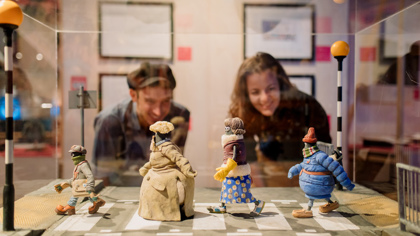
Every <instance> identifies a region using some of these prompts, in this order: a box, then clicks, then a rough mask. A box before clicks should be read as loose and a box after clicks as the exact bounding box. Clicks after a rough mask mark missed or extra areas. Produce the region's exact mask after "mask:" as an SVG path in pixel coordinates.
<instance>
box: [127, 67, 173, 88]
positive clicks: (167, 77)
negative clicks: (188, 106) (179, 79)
mask: <svg viewBox="0 0 420 236" xmlns="http://www.w3.org/2000/svg"><path fill="white" fill-rule="evenodd" d="M127 84H128V87H129V88H130V89H134V90H137V89H142V88H145V87H156V86H162V87H165V88H170V89H174V88H175V87H176V81H175V77H174V75H173V74H172V70H171V68H170V67H169V66H168V65H165V64H156V65H153V64H150V63H149V62H144V63H142V64H141V65H140V67H139V68H138V69H136V70H134V71H132V72H130V73H129V74H128V75H127Z"/></svg>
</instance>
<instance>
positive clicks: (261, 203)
mask: <svg viewBox="0 0 420 236" xmlns="http://www.w3.org/2000/svg"><path fill="white" fill-rule="evenodd" d="M264 206H265V202H264V201H261V200H258V201H256V202H255V207H254V210H253V211H251V216H259V215H260V214H261V212H262V210H263V209H264Z"/></svg>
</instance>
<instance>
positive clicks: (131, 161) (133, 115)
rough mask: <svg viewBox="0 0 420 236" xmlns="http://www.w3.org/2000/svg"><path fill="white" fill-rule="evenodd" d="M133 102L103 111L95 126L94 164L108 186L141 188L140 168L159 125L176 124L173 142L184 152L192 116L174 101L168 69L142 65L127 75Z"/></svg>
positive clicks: (126, 102) (127, 101) (97, 173)
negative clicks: (162, 122)
mask: <svg viewBox="0 0 420 236" xmlns="http://www.w3.org/2000/svg"><path fill="white" fill-rule="evenodd" d="M127 83H128V87H129V93H130V97H131V99H126V100H123V101H121V102H119V103H118V104H117V105H115V106H113V107H109V108H106V109H104V110H102V111H101V112H100V113H99V114H98V115H97V116H96V117H95V122H94V127H95V140H94V151H93V152H94V153H93V157H92V163H93V164H94V165H95V166H96V170H95V176H96V177H97V178H102V179H103V180H104V182H105V184H106V185H109V184H111V185H131V186H132V185H140V183H141V178H140V175H139V172H138V170H139V168H140V167H141V166H143V164H144V163H146V162H147V161H148V160H149V154H150V143H151V139H152V136H153V132H151V131H150V130H149V126H150V125H152V124H154V123H155V122H156V121H169V122H171V123H173V124H174V126H175V129H174V131H173V132H172V138H171V139H172V142H173V143H175V144H176V145H177V146H179V147H180V148H181V150H183V148H184V145H185V141H186V139H187V134H188V123H189V118H190V112H189V111H188V109H187V108H185V107H184V106H182V105H180V104H177V103H175V102H173V101H172V97H173V90H174V89H175V86H176V81H175V77H174V76H173V74H172V70H171V68H170V67H169V66H168V65H164V64H158V65H153V64H149V63H147V62H146V63H142V64H141V66H140V68H138V69H137V70H135V71H133V72H131V73H129V74H128V75H127Z"/></svg>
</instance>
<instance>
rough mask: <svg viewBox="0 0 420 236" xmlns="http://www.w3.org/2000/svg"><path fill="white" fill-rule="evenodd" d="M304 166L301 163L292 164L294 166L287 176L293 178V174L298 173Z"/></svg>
mask: <svg viewBox="0 0 420 236" xmlns="http://www.w3.org/2000/svg"><path fill="white" fill-rule="evenodd" d="M302 168H303V166H302V165H301V163H299V164H296V165H294V166H292V168H290V169H289V173H288V174H287V178H289V179H291V178H293V176H295V175H298V174H299V173H300V171H301V170H302Z"/></svg>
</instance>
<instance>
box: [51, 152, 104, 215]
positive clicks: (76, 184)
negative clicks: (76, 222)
mask: <svg viewBox="0 0 420 236" xmlns="http://www.w3.org/2000/svg"><path fill="white" fill-rule="evenodd" d="M69 152H70V154H71V157H72V158H71V159H72V160H73V163H74V165H75V167H74V171H73V177H72V178H71V179H69V180H67V182H63V183H61V184H56V185H54V188H55V191H57V192H58V193H61V192H62V191H63V189H65V188H67V187H71V188H72V194H73V196H72V197H71V198H70V200H69V201H68V202H67V205H66V206H62V205H58V206H57V207H56V209H55V212H56V213H57V214H58V215H64V214H66V213H67V214H68V215H74V214H75V213H76V210H75V206H76V203H77V200H78V198H79V197H89V200H90V201H91V202H92V203H93V205H92V206H90V207H89V214H95V213H96V212H97V211H98V210H99V208H100V207H102V206H104V205H105V201H104V200H103V199H101V198H99V197H98V196H99V195H96V194H95V193H94V186H95V179H94V177H93V174H92V170H91V168H90V165H89V163H88V162H87V161H86V159H85V156H86V149H85V148H84V147H83V146H80V145H73V146H72V147H71V148H70V150H69Z"/></svg>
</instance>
